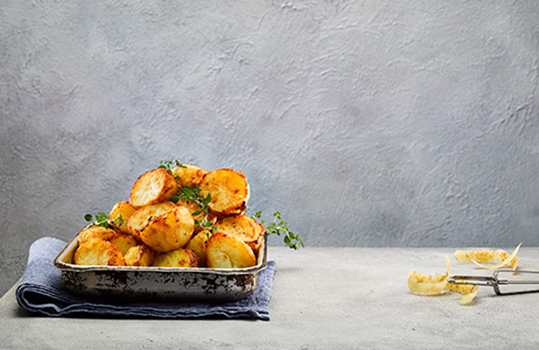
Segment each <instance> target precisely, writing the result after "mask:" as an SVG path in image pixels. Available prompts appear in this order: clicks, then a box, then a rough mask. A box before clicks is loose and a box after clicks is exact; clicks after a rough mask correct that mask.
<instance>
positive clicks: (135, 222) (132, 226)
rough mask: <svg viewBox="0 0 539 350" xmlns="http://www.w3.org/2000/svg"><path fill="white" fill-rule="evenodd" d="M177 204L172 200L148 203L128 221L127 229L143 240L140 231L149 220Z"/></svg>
mask: <svg viewBox="0 0 539 350" xmlns="http://www.w3.org/2000/svg"><path fill="white" fill-rule="evenodd" d="M176 207H177V206H176V204H174V203H172V202H163V203H158V204H152V205H147V206H145V207H142V208H140V209H137V211H135V212H134V213H133V214H132V215H131V216H130V217H129V220H128V221H127V230H128V232H129V234H130V235H131V236H133V237H134V238H135V239H136V240H138V241H139V242H142V239H141V238H140V231H142V229H143V228H144V226H146V224H147V223H148V221H149V220H150V219H151V218H152V217H155V216H159V215H161V214H164V213H166V212H167V211H170V210H172V209H174V208H176Z"/></svg>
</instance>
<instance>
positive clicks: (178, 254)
mask: <svg viewBox="0 0 539 350" xmlns="http://www.w3.org/2000/svg"><path fill="white" fill-rule="evenodd" d="M153 266H159V267H197V266H198V262H197V256H196V254H195V253H194V252H193V251H192V250H188V249H178V250H173V251H170V252H168V253H162V254H159V255H157V256H156V258H155V260H154V262H153Z"/></svg>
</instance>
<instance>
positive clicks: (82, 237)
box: [77, 225, 118, 243]
mask: <svg viewBox="0 0 539 350" xmlns="http://www.w3.org/2000/svg"><path fill="white" fill-rule="evenodd" d="M117 235H118V233H117V232H116V231H114V230H112V229H110V228H106V227H103V226H98V225H94V226H90V227H88V228H85V229H83V230H82V231H81V232H80V233H79V236H78V238H77V240H78V241H79V243H82V242H84V241H87V240H89V239H92V238H101V239H102V240H104V241H110V240H111V239H112V238H114V237H116V236H117Z"/></svg>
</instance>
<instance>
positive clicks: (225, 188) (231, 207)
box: [200, 169, 250, 216]
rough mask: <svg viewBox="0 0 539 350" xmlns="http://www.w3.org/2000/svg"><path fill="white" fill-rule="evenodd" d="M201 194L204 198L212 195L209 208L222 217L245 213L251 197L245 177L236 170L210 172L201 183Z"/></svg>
mask: <svg viewBox="0 0 539 350" xmlns="http://www.w3.org/2000/svg"><path fill="white" fill-rule="evenodd" d="M200 193H201V194H202V195H203V196H207V195H208V193H209V194H211V201H210V203H209V204H208V207H209V208H210V210H211V211H213V212H214V213H216V214H217V215H220V216H227V215H235V214H241V213H243V212H245V209H246V208H247V202H248V201H249V197H250V190H249V184H248V183H247V179H246V178H245V175H243V173H241V172H239V171H236V170H234V169H216V170H212V171H210V172H208V173H207V174H206V175H204V177H203V178H202V181H201V182H200Z"/></svg>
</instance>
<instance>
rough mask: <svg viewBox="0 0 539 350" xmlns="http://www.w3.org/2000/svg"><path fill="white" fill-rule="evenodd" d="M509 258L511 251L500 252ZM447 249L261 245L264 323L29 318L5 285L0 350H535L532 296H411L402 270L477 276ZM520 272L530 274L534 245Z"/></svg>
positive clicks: (535, 262)
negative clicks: (266, 297)
mask: <svg viewBox="0 0 539 350" xmlns="http://www.w3.org/2000/svg"><path fill="white" fill-rule="evenodd" d="M506 249H507V250H508V251H509V250H511V249H512V248H506ZM454 251H455V249H454V248H304V249H300V250H298V251H292V250H289V249H287V248H281V247H270V249H269V258H270V259H271V260H275V261H277V268H276V274H275V279H274V289H273V296H272V299H271V303H270V312H271V321H245V320H221V319H203V320H202V319H191V320H162V319H142V318H135V319H132V318H101V317H90V318H86V317H69V318H68V317H65V318H50V317H44V316H36V315H33V314H30V313H27V312H26V311H24V310H22V309H21V308H20V307H19V306H18V305H17V302H16V300H15V289H16V286H13V287H12V288H11V289H10V290H9V291H8V292H7V293H6V294H5V295H4V296H3V297H2V298H1V299H0V325H1V326H0V339H2V341H1V347H2V349H64V348H80V349H104V348H114V349H131V350H134V349H153V348H158V349H213V348H225V349H257V350H261V349H357V348H365V349H396V348H400V349H402V348H412V349H446V348H448V347H459V348H465V349H466V348H470V349H471V348H473V349H502V348H515V349H536V348H537V347H538V346H539V332H538V330H539V322H538V319H539V316H538V315H539V313H538V311H537V310H538V309H539V293H530V294H521V295H511V296H498V295H496V294H495V293H494V291H493V290H492V288H489V287H481V288H480V290H479V293H478V295H477V297H476V299H475V301H474V303H473V304H471V305H468V306H462V305H460V304H459V303H458V299H459V297H460V295H459V294H456V293H448V294H445V295H442V296H434V297H426V296H418V295H415V294H413V293H411V292H410V291H409V289H408V286H407V283H406V278H407V275H408V273H409V272H410V271H412V270H416V271H419V272H424V273H429V274H434V273H445V256H446V255H449V256H450V257H451V262H452V274H470V273H473V274H486V275H489V274H490V273H489V272H488V271H480V270H477V269H476V268H475V267H473V266H472V265H471V264H458V263H456V262H455V260H454V258H453V257H452V256H453V253H454ZM519 258H520V260H519V267H520V268H522V269H535V270H539V248H522V249H521V250H520V252H519Z"/></svg>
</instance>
